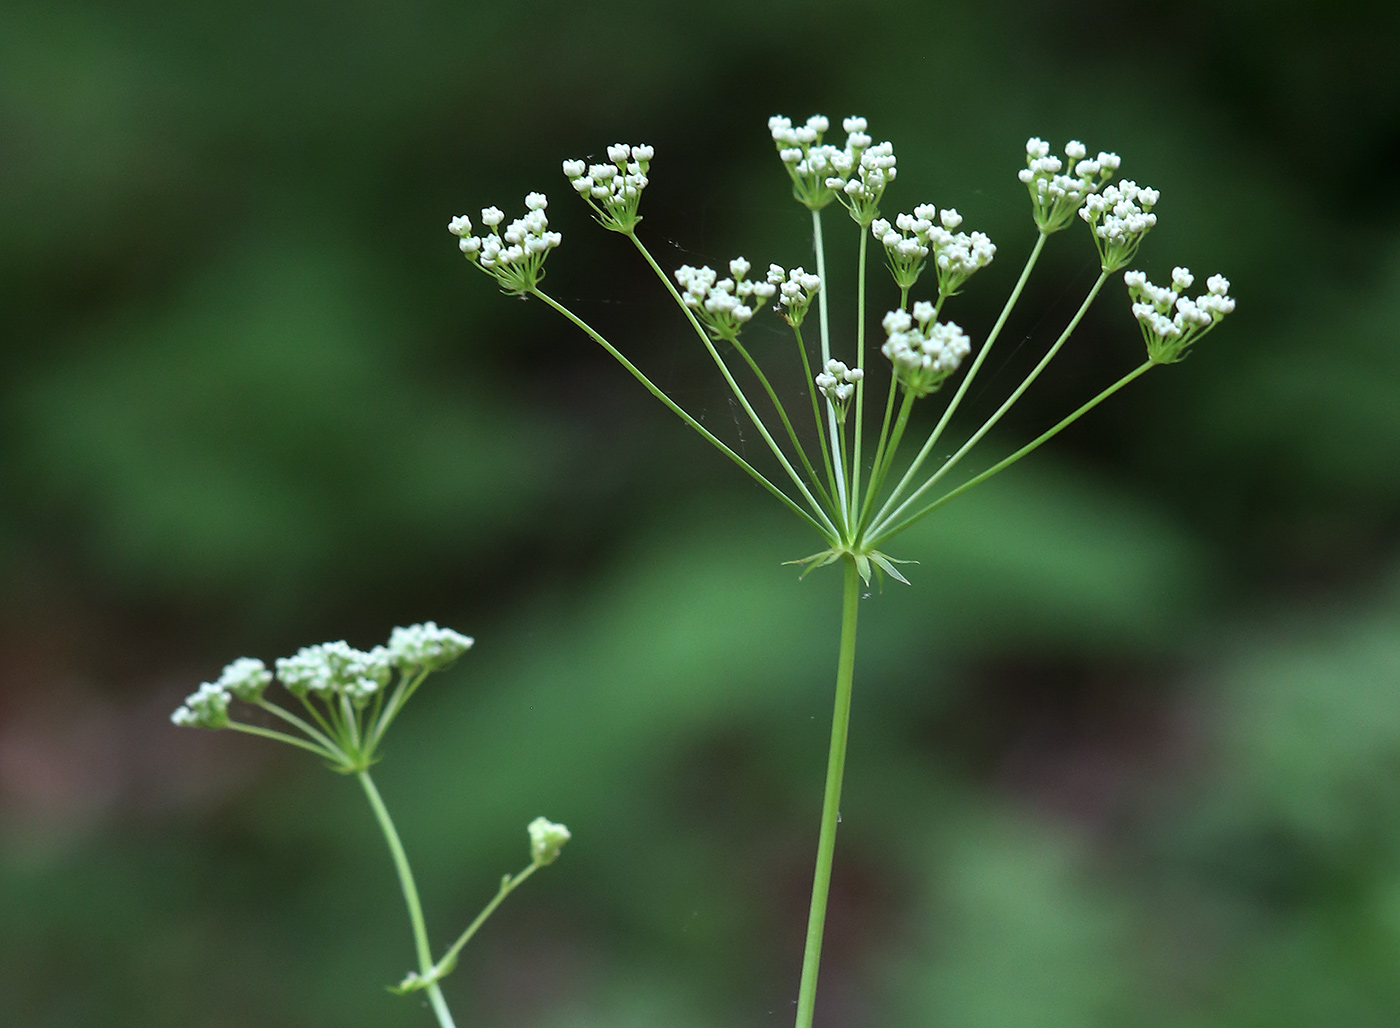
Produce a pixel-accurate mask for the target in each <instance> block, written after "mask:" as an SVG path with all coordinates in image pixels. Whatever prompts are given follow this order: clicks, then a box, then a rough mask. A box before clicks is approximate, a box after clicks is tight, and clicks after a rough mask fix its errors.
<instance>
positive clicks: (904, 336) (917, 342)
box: [880, 301, 972, 397]
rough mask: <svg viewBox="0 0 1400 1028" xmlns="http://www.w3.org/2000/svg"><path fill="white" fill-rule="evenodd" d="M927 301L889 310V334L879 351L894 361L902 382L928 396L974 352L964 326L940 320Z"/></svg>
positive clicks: (887, 325)
mask: <svg viewBox="0 0 1400 1028" xmlns="http://www.w3.org/2000/svg"><path fill="white" fill-rule="evenodd" d="M935 314H936V311H935V310H934V306H933V304H931V303H928V302H927V301H920V302H919V303H916V304H914V312H913V315H912V316H911V315H910V313H909V312H908V311H890V312H889V313H888V314H886V315H885V318H884V321H883V322H882V324H883V325H884V328H885V334H886V336H887V337H888V338H887V339H886V340H885V345H884V346H882V347H881V348H880V352H881V353H883V354H884V355H885V356H886V357H888V358H889V359H890V363H891V364H893V365H894V373H895V377H896V378H897V379H898V380H899V383H900V385H902V386H903V387H904V388H905V389H907V390H909V392H911V393H912V394H913V395H914V396H916V397H917V396H927V395H928V394H929V393H931V392H933V391H934V390H936V389H937V388H938V387H939V386H941V385H942V384H943V381H944V379H946V378H947V377H948V376H949V375H951V374H952V373H953V372H954V371H956V370H957V369H958V365H959V364H961V363H962V361H963V358H964V357H966V356H967V355H968V354H969V353H971V352H972V344H971V343H970V342H969V341H968V338H967V336H966V335H965V334H964V333H963V330H962V329H961V328H959V327H958V326H957V325H955V324H954V323H953V322H951V321H942V322H941V321H938V320H937V318H936V317H935Z"/></svg>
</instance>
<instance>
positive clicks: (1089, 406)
mask: <svg viewBox="0 0 1400 1028" xmlns="http://www.w3.org/2000/svg"><path fill="white" fill-rule="evenodd" d="M1156 366H1157V365H1156V362H1155V361H1151V360H1149V361H1146V362H1144V363H1143V364H1140V365H1139V366H1138V367H1137V368H1135V369H1134V370H1132V371H1130V372H1129V373H1128V374H1126V375H1124V376H1123V377H1122V378H1120V379H1119V380H1118V381H1117V382H1114V383H1113V385H1111V386H1109V387H1108V388H1107V389H1105V390H1104V391H1103V392H1101V393H1099V394H1098V395H1097V396H1095V397H1094V398H1093V399H1092V400H1090V401H1088V402H1087V403H1085V404H1084V405H1083V406H1081V407H1079V408H1078V409H1077V410H1075V411H1074V412H1073V413H1072V414H1068V415H1066V416H1065V417H1064V418H1062V419H1061V420H1060V421H1058V422H1057V423H1056V424H1055V425H1054V426H1052V427H1051V428H1047V429H1046V430H1045V431H1044V432H1042V433H1040V435H1038V436H1036V437H1035V438H1034V439H1032V440H1031V441H1030V442H1028V443H1027V444H1026V445H1025V446H1023V447H1021V448H1020V449H1019V450H1017V451H1016V452H1015V453H1013V454H1011V455H1010V456H1009V457H1005V458H1003V459H1002V460H1000V461H998V462H997V463H995V464H993V465H992V466H991V467H989V468H988V469H987V470H986V471H984V472H982V473H981V474H980V475H977V476H976V477H974V478H969V479H968V480H967V481H966V482H964V483H963V484H962V485H960V486H958V487H957V488H956V489H952V490H950V491H949V492H946V493H944V494H943V495H942V496H940V497H939V498H938V499H936V500H934V501H933V502H932V503H930V504H929V505H928V506H927V507H924V508H923V509H922V510H920V511H918V512H917V513H915V514H911V515H909V517H907V518H905V519H904V520H903V521H901V522H899V523H898V524H896V525H894V526H892V527H891V528H889V529H886V530H885V531H884V532H883V533H881V534H880V535H879V536H877V537H876V538H874V539H872V540H871V541H870V545H871V546H879V545H880V543H882V542H883V541H884V540H886V539H888V538H890V537H891V536H893V535H897V534H899V533H900V532H902V531H904V530H905V529H906V528H908V527H909V526H910V525H912V524H913V523H914V522H916V521H918V520H919V519H920V518H922V517H924V516H926V515H928V514H931V513H933V511H935V510H937V509H938V508H939V507H941V506H943V505H944V504H945V503H947V502H948V501H949V500H951V499H953V498H954V497H956V496H960V495H962V494H963V493H965V492H967V491H968V490H969V489H971V488H972V487H973V486H975V485H980V484H981V483H983V482H985V481H986V480H987V479H989V478H991V477H992V476H993V475H995V474H997V472H999V471H1004V470H1005V469H1006V468H1009V467H1010V466H1011V465H1012V464H1015V463H1016V462H1017V461H1018V460H1020V459H1021V458H1022V457H1024V456H1026V455H1027V454H1028V453H1030V452H1031V451H1032V450H1034V449H1036V448H1038V447H1039V446H1040V445H1041V444H1042V443H1046V442H1049V441H1050V440H1051V439H1053V438H1054V437H1055V436H1057V435H1059V434H1060V433H1061V432H1062V431H1064V430H1065V429H1066V428H1068V427H1069V426H1070V425H1071V424H1073V423H1074V422H1075V421H1077V420H1079V419H1080V418H1081V417H1083V416H1084V415H1085V414H1088V413H1089V411H1091V410H1093V409H1094V408H1095V407H1097V406H1098V405H1099V404H1101V403H1103V401H1104V400H1107V399H1108V398H1109V397H1110V396H1112V395H1113V394H1114V393H1116V392H1118V390H1120V389H1122V388H1123V387H1124V386H1125V385H1127V384H1128V383H1129V382H1132V381H1133V380H1134V379H1136V378H1138V377H1139V376H1141V375H1144V374H1146V373H1147V372H1148V371H1150V370H1151V369H1152V368H1154V367H1156Z"/></svg>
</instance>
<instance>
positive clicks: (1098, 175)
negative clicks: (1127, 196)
mask: <svg viewBox="0 0 1400 1028" xmlns="http://www.w3.org/2000/svg"><path fill="white" fill-rule="evenodd" d="M1088 152H1089V150H1088V148H1087V147H1086V146H1085V145H1084V144H1083V143H1081V142H1079V140H1077V139H1072V140H1070V141H1069V143H1067V144H1066V145H1065V157H1066V158H1068V160H1069V167H1068V171H1066V166H1065V163H1064V162H1063V161H1061V160H1060V158H1058V157H1055V156H1052V155H1051V153H1050V144H1049V143H1047V142H1046V141H1045V140H1043V139H1041V138H1039V137H1038V136H1033V137H1031V138H1030V139H1029V140H1027V141H1026V166H1025V167H1024V168H1022V169H1021V171H1020V172H1019V173H1018V174H1017V178H1019V179H1020V180H1021V182H1023V183H1024V184H1025V186H1026V188H1027V189H1028V190H1029V191H1030V196H1031V211H1032V214H1033V216H1034V217H1035V223H1036V226H1037V227H1038V228H1039V229H1040V231H1041V232H1042V233H1045V234H1046V235H1049V234H1050V233H1051V232H1058V231H1060V230H1061V229H1063V228H1064V227H1065V226H1067V225H1069V224H1070V222H1071V221H1072V219H1073V218H1074V214H1075V212H1076V211H1077V210H1079V207H1080V205H1081V204H1083V203H1084V201H1085V199H1086V198H1087V197H1089V196H1092V195H1093V194H1094V193H1096V192H1098V190H1099V189H1100V188H1101V187H1102V186H1103V185H1104V184H1105V183H1106V182H1108V180H1109V179H1111V178H1112V177H1113V173H1114V172H1115V171H1116V170H1117V168H1118V157H1117V155H1116V154H1107V153H1100V154H1099V155H1098V157H1097V158H1095V159H1094V160H1085V159H1084V158H1085V157H1086V156H1087V154H1088Z"/></svg>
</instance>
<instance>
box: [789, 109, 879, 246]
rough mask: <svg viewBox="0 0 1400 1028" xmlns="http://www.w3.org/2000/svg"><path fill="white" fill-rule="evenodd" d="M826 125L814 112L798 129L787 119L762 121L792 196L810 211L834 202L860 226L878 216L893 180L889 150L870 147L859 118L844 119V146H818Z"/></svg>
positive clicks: (869, 140)
mask: <svg viewBox="0 0 1400 1028" xmlns="http://www.w3.org/2000/svg"><path fill="white" fill-rule="evenodd" d="M830 126H831V123H830V121H829V120H828V119H827V118H826V116H825V115H821V114H814V115H812V116H811V117H810V118H808V119H807V123H806V124H805V125H803V126H801V127H796V128H795V127H794V126H793V124H792V120H791V119H790V118H785V117H783V116H782V115H780V114H775V115H774V116H773V117H771V118H769V119H768V131H769V133H770V134H771V135H772V137H773V142H774V143H775V144H777V147H778V156H779V157H780V158H781V159H782V162H783V166H784V167H786V168H787V172H788V176H789V177H790V178H791V179H792V195H793V196H795V197H796V198H797V200H798V202H799V203H801V204H803V205H804V206H806V207H807V208H808V209H810V210H814V211H819V210H821V209H822V208H823V207H825V206H826V205H827V204H829V203H831V201H832V200H833V199H837V198H839V199H840V200H841V202H842V203H843V204H845V205H846V207H847V209H849V210H850V212H851V217H853V218H855V219H856V221H857V222H859V223H860V224H862V225H869V224H870V222H871V221H872V220H873V219H874V218H875V217H876V216H877V215H878V214H879V213H880V211H879V203H880V197H881V196H882V195H883V194H884V192H885V187H886V186H888V185H889V184H890V183H891V182H893V181H894V179H895V175H896V173H897V171H898V169H897V168H896V166H895V156H894V146H893V145H892V144H891V143H889V142H884V143H879V144H876V145H873V146H872V145H871V143H872V140H871V137H870V136H869V135H868V134H867V133H866V131H865V130H866V127H867V125H866V121H865V119H864V118H856V117H851V118H846V119H845V120H844V121H842V122H841V127H842V128H844V129H845V130H846V145H845V146H844V147H837V146H832V145H831V144H829V143H823V142H822V136H823V135H824V134H825V133H826V130H827V129H828V128H830Z"/></svg>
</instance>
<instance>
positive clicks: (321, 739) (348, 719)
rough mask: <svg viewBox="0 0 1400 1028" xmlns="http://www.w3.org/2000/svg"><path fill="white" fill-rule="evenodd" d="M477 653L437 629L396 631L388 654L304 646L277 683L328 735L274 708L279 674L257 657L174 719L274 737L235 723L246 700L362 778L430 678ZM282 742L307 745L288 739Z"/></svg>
mask: <svg viewBox="0 0 1400 1028" xmlns="http://www.w3.org/2000/svg"><path fill="white" fill-rule="evenodd" d="M471 646H472V639H471V638H470V637H469V636H465V635H462V634H460V633H458V632H454V631H452V630H451V629H449V628H439V627H438V626H437V625H435V624H434V623H433V622H431V621H429V622H427V623H426V624H421V625H412V626H410V627H408V628H396V629H394V631H393V634H392V635H391V636H390V638H389V643H388V645H387V646H375V647H373V648H372V649H369V650H358V649H356V648H355V647H353V646H351V645H350V644H349V643H347V642H345V641H344V640H340V641H337V642H326V643H319V644H317V645H315V646H303V647H302V648H301V649H300V650H298V651H297V652H296V653H295V654H293V655H292V656H290V657H282V658H280V659H279V660H277V661H276V664H275V666H276V669H277V673H276V677H277V680H278V681H279V682H281V683H282V686H283V687H284V688H285V689H286V690H287V692H288V693H290V694H291V695H292V696H294V697H296V698H297V699H298V700H300V701H301V702H302V704H303V705H304V706H305V707H306V709H307V710H308V711H309V712H311V715H312V719H313V720H314V721H315V722H316V725H318V726H319V728H320V730H318V729H317V728H316V727H315V726H312V725H311V724H309V723H308V722H304V721H301V720H299V719H298V718H297V717H295V716H293V715H289V714H288V713H287V712H286V711H285V710H283V709H282V708H281V707H278V706H277V705H275V704H273V703H270V702H268V700H267V699H266V697H265V695H264V694H265V693H266V691H267V688H268V686H269V685H270V684H271V682H272V679H273V673H272V672H271V671H269V670H268V669H267V667H266V665H264V664H263V662H262V661H260V660H257V659H255V658H252V657H240V658H238V659H237V660H235V661H234V662H233V663H232V664H229V665H228V666H227V667H225V668H224V670H223V673H222V674H221V675H220V676H219V678H218V679H217V680H216V681H214V682H205V683H204V684H203V685H201V686H200V687H199V689H198V690H197V691H195V692H194V693H191V694H190V696H189V697H187V698H186V700H185V703H184V705H183V706H181V707H180V708H179V709H177V710H176V711H175V712H174V713H173V714H172V715H171V716H170V719H171V721H173V722H174V723H175V724H177V725H182V726H186V727H190V728H226V727H229V726H230V725H232V726H233V727H235V728H241V729H243V730H249V731H255V732H258V733H260V734H264V735H266V734H269V733H268V732H267V730H264V729H259V728H250V727H249V726H247V725H243V724H241V723H238V722H234V721H232V720H231V719H230V717H229V705H230V703H231V702H232V701H233V700H234V699H238V700H241V701H243V702H244V703H247V704H250V705H253V706H258V707H261V708H263V709H264V710H265V711H267V712H269V713H271V714H273V715H274V716H276V717H278V718H280V719H281V720H283V721H288V722H291V723H292V724H293V725H295V726H297V727H299V728H301V729H302V731H303V732H304V734H306V736H307V738H308V740H309V742H310V743H312V744H314V745H311V746H309V747H308V748H311V749H314V750H316V752H319V753H321V754H322V755H323V756H325V757H327V758H329V759H331V760H333V761H334V762H335V763H336V764H337V765H338V766H340V767H342V768H343V769H347V770H360V769H361V768H363V767H365V766H368V764H369V763H370V762H371V761H372V760H373V756H374V747H375V746H376V745H377V743H378V741H379V738H380V737H381V736H382V735H383V732H384V729H386V728H387V727H388V725H389V723H390V722H391V721H392V720H393V719H394V717H395V716H396V715H397V713H398V711H399V709H400V708H401V707H402V706H403V704H404V703H405V702H406V701H407V700H408V697H409V696H411V695H412V693H413V691H414V690H415V689H416V688H417V687H418V685H419V684H420V683H421V682H422V681H423V679H424V678H425V677H426V676H427V675H428V673H429V672H432V671H440V670H442V669H443V668H445V667H447V666H448V665H450V664H451V663H452V662H453V661H455V660H456V659H457V658H458V657H460V656H461V655H462V654H463V653H465V652H466V651H467V650H469V649H470V648H471ZM396 672H397V675H398V681H397V684H395V683H394V678H395V673H396ZM391 685H392V686H393V688H390V687H391ZM271 734H273V735H278V733H275V732H274V733H271ZM280 738H282V739H283V740H284V741H288V740H290V741H294V742H297V743H298V744H299V745H302V744H303V740H298V739H295V738H292V737H288V736H285V735H283V736H280Z"/></svg>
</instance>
